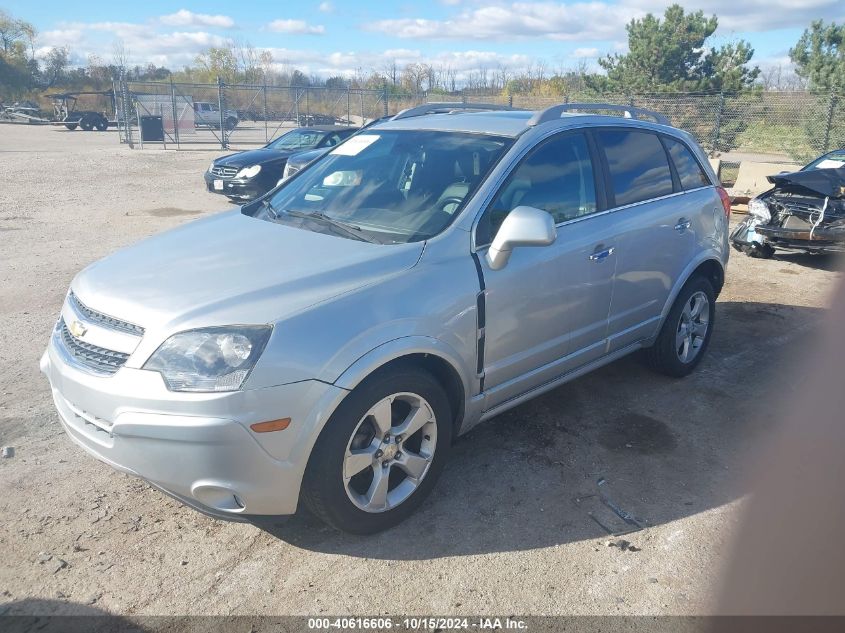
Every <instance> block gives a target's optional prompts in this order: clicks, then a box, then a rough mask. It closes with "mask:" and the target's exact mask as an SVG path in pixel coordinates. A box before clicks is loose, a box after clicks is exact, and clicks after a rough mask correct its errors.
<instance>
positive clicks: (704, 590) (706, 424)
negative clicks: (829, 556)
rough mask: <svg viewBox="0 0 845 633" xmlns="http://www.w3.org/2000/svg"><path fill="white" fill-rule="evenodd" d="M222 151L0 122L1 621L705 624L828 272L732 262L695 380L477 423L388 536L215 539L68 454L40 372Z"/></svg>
mask: <svg viewBox="0 0 845 633" xmlns="http://www.w3.org/2000/svg"><path fill="white" fill-rule="evenodd" d="M216 155H217V154H215V153H213V152H175V151H167V152H164V151H160V150H150V149H148V150H145V151H130V150H129V149H127V148H124V147H121V146H119V145H118V143H117V139H116V135H115V133H114V132H106V133H99V134H98V133H82V132H67V131H65V130H63V129H60V130H54V129H46V128H29V127H14V126H2V127H0V173H2V174H3V178H4V184H3V185H2V186H0V240H1V241H2V242H1V243H2V249H0V281H1V282H2V283H0V331H2V332H3V334H4V335H3V336H2V337H0V444H2V445H10V446H14V447H15V456H14V457H13V458H11V459H2V460H0V490H2V495H0V612H3V610H4V609H5V610H7V612H10V613H20V612H22V611H32V610H42V611H43V610H52V609H56V608H71V607H74V606H75V605H92V606H93V607H94V608H98V609H102V610H105V611H109V612H114V613H123V614H136V615H137V614H171V613H185V614H187V613H191V614H200V613H209V614H255V613H272V614H318V613H334V614H338V613H339V614H347V613H357V614H371V615H374V614H382V613H389V614H402V613H408V614H430V613H438V614H474V613H475V614H477V613H498V614H508V613H516V614H608V613H609V614H621V613H625V614H658V613H675V614H690V613H696V614H698V613H709V612H712V610H713V608H714V601H713V595H714V592H713V588H714V586H715V585H716V583H717V582H718V577H719V571H720V566H721V564H722V561H723V556H724V555H725V554H726V552H727V551H728V547H729V542H730V536H731V533H732V527H733V525H734V524H735V521H736V516H737V510H738V508H739V507H740V506H741V504H742V496H743V494H744V491H743V489H742V486H741V485H740V484H739V483H738V482H739V481H740V480H741V477H740V474H741V472H742V469H743V466H744V464H746V463H747V458H748V456H749V455H750V454H751V452H752V451H753V449H754V447H755V445H756V444H757V443H758V440H760V439H761V438H763V437H765V436H766V433H767V430H768V428H769V426H770V424H771V421H770V420H771V418H770V415H769V414H768V413H767V411H768V410H769V409H770V408H771V405H768V404H767V395H768V394H770V393H771V392H772V391H773V390H774V389H775V388H777V389H779V390H781V391H787V392H788V388H789V380H788V377H789V371H790V368H791V367H792V366H794V360H793V358H794V355H795V354H796V353H799V352H800V351H801V350H802V348H803V346H804V345H805V344H806V342H807V340H808V338H809V337H810V336H812V332H813V330H814V328H815V326H816V324H817V323H818V321H819V319H821V318H823V317H824V314H825V306H826V305H827V302H828V296H829V294H830V292H831V289H832V287H833V285H834V283H835V282H836V280H837V279H838V278H839V273H838V272H836V262H834V261H832V260H830V259H826V258H817V257H810V256H802V255H787V256H784V257H781V258H779V259H775V260H770V261H757V260H751V259H748V258H746V257H742V256H737V255H735V256H734V257H733V259H732V261H731V266H730V269H729V271H728V272H729V274H728V282H727V285H726V287H725V290H724V292H723V293H722V295H721V297H720V299H719V308H718V317H719V321H718V324H717V326H716V332H715V335H714V338H713V341H712V346H711V348H710V353H709V355H708V357H707V358H706V359H705V361H704V363H703V365H702V366H701V368H700V370H699V371H698V372H697V373H696V374H695V375H693V376H691V377H689V378H687V379H685V380H683V381H674V380H670V379H666V378H662V377H659V376H656V375H654V374H652V373H650V372H649V371H648V370H646V369H645V368H644V367H642V366H641V365H640V364H639V362H638V361H637V360H636V359H626V360H623V361H621V362H618V363H615V364H614V365H612V366H609V367H607V368H605V369H603V370H601V371H599V372H597V373H595V374H593V375H590V376H588V377H585V378H582V379H580V380H577V381H575V382H573V383H571V384H569V385H566V386H563V387H561V388H559V389H557V390H555V391H553V392H551V393H549V394H547V395H545V396H543V397H541V398H539V399H537V400H535V401H533V402H530V403H528V404H525V405H523V406H521V407H519V408H517V409H514V410H512V411H511V412H509V413H507V414H505V415H502V416H500V417H498V418H496V419H494V420H492V421H490V422H489V423H486V424H484V425H482V426H480V427H478V428H477V429H475V430H473V431H472V432H471V433H469V434H468V435H467V436H464V437H463V438H461V439H460V440H459V441H458V443H457V445H456V447H455V450H454V454H453V456H452V459H451V462H450V464H449V465H448V466H447V468H446V471H445V473H444V476H443V478H442V480H441V482H440V483H439V485H438V487H437V488H436V490H435V492H434V494H433V495H432V497H431V498H430V500H429V501H428V502H427V503H426V504H425V505H424V506H423V508H422V509H421V511H420V512H418V513H417V514H416V515H415V516H414V517H413V518H412V519H410V520H409V521H408V522H406V523H405V524H403V525H402V526H400V527H398V528H396V529H393V530H391V531H389V532H387V533H384V534H381V535H378V536H375V537H370V538H353V537H349V536H344V535H340V534H337V533H335V532H332V531H330V530H328V529H326V528H323V527H321V526H320V525H319V524H318V523H316V522H315V521H314V520H313V519H311V518H309V517H308V516H297V517H294V518H293V519H291V520H290V521H287V522H285V523H282V524H280V525H275V526H263V527H258V526H254V525H251V524H236V523H225V522H221V521H216V520H213V519H210V518H207V517H205V516H203V515H201V514H198V513H196V512H194V511H192V510H189V509H186V508H184V507H182V506H180V505H179V504H178V503H176V502H175V501H173V500H171V499H170V498H168V497H166V496H164V495H162V494H161V493H159V492H157V491H155V490H152V489H151V488H149V487H148V486H147V485H145V484H144V483H143V482H141V481H138V480H136V479H133V478H130V477H128V476H125V475H122V474H119V473H117V472H115V471H113V470H111V469H110V468H109V467H107V466H105V465H104V464H101V463H99V462H97V461H96V460H94V459H92V458H91V457H89V456H88V455H86V454H85V453H84V452H83V451H82V450H80V449H78V448H77V447H76V446H74V445H73V444H72V443H71V442H70V440H69V439H68V438H66V437H65V435H64V433H63V432H62V431H61V427H60V426H59V424H58V421H57V417H56V414H55V412H54V410H53V406H52V402H51V400H50V396H49V392H48V386H47V382H46V380H45V379H44V377H43V376H41V375H40V373H39V371H38V359H39V357H40V355H41V353H42V351H43V349H44V347H45V345H46V343H47V340H48V337H49V333H50V330H51V328H52V326H53V324H54V322H55V319H56V316H57V314H58V311H59V308H60V306H61V303H62V300H63V297H64V293H65V291H66V288H67V287H68V284H69V282H70V280H71V278H72V277H73V275H74V274H75V273H76V272H77V271H78V270H80V269H81V268H82V267H83V266H85V265H86V264H88V263H89V262H91V261H93V260H95V259H98V258H100V257H101V256H103V255H106V254H108V253H110V252H112V251H114V250H115V249H117V248H119V247H121V246H123V245H126V244H130V243H132V242H134V241H136V240H138V239H139V238H141V237H143V236H146V235H149V234H151V233H156V232H158V231H162V230H165V229H167V228H169V227H172V226H175V225H177V224H180V223H182V222H187V221H190V220H191V219H194V218H197V217H199V216H201V215H203V214H206V213H213V212H215V211H217V210H221V209H223V208H225V207H226V205H225V203H224V202H223V201H221V200H219V199H218V198H216V197H214V196H212V195H210V194H208V193H206V192H205V191H204V189H203V182H202V178H201V174H202V171H203V170H204V169H205V168H206V166H207V164H208V162H209V161H210V160H211V158H212V157H213V156H216ZM772 343H774V344H772ZM602 478H603V479H604V480H605V481H606V482H607V484H606V485H604V486H602V487H601V490H606V493H607V494H608V495H609V497H610V498H611V499H612V500H613V501H614V502H616V503H617V504H618V505H619V506H621V507H622V508H624V509H625V510H627V511H629V512H631V513H633V514H635V515H637V516H639V517H641V518H642V519H644V520H645V521H646V522H647V524H648V527H647V528H646V529H643V530H641V531H638V532H636V533H633V534H630V535H628V536H626V537H625V539H627V540H628V541H630V542H631V543H632V544H633V545H634V547H635V550H636V551H631V550H628V551H623V550H622V549H620V548H619V547H614V546H607V545H606V542H608V540H609V537H608V535H607V533H606V532H605V531H604V530H603V529H602V528H601V527H600V526H599V525H598V524H597V523H596V522H595V521H594V520H593V519H592V518H591V517H590V515H589V514H588V513H589V512H590V511H601V510H602V507H603V506H602V504H600V503H599V501H598V497H597V496H596V495H597V494H598V493H599V491H600V488H599V487H598V486H597V481H598V480H599V479H602ZM38 600H41V601H49V602H35V601H38Z"/></svg>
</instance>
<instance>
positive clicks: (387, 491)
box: [343, 393, 437, 512]
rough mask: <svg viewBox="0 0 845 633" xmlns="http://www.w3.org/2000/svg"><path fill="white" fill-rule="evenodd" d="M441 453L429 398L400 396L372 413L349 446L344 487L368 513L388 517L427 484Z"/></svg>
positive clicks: (363, 421) (379, 406) (368, 413)
mask: <svg viewBox="0 0 845 633" xmlns="http://www.w3.org/2000/svg"><path fill="white" fill-rule="evenodd" d="M436 448H437V420H436V418H435V416H434V412H433V411H432V409H431V405H429V404H428V402H426V401H425V398H422V397H421V396H418V395H416V394H412V393H396V394H393V395H390V396H388V397H387V398H384V399H383V400H380V401H379V402H377V403H376V404H374V405H373V406H372V408H371V409H370V410H369V411H367V413H366V415H365V416H364V417H363V419H362V420H361V422H360V423H359V425H358V427H357V428H356V429H355V432H354V433H353V434H352V437H351V438H350V439H349V445H348V446H347V447H346V457H345V458H344V462H343V482H344V486H345V487H346V494H347V495H349V500H350V501H352V503H354V504H355V505H356V506H357V507H359V508H360V509H361V510H363V511H364V512H385V511H387V510H390V509H391V508H395V507H396V506H398V505H399V504H400V503H402V502H403V501H405V500H406V499H407V498H408V497H410V496H411V495H412V494H413V493H414V491H415V490H416V489H417V487H418V486H419V485H420V484H421V483H422V481H423V479H424V478H425V476H426V474H428V470H429V468H430V467H431V461H432V459H433V458H434V451H435V450H436Z"/></svg>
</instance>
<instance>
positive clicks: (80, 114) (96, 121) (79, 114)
mask: <svg viewBox="0 0 845 633" xmlns="http://www.w3.org/2000/svg"><path fill="white" fill-rule="evenodd" d="M83 95H99V96H105V97H109V99H110V101H111V111H112V112H116V108H115V101H114V90H91V91H82V92H60V93H54V94H48V95H46V96H47V97H50V98H51V99H52V100H53V111H54V112H55V115H56V119H58V120H59V121H60V122H61V123H62V124H63V125H64V126H65V127H66V128H67V129H69V130H75V129H76V128H77V127H80V128H82V129H83V130H85V131H86V132H90V131H91V130H99V131H100V132H104V131H105V130H107V129H108V128H109V126H112V127H116V126H117V121H116V120H115V119H110V118H109V117H108V116H107V115H106V113H105V112H98V111H96V110H80V109H77V105H76V104H77V101H78V100H79V97H81V96H83Z"/></svg>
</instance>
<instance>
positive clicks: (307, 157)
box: [288, 147, 332, 165]
mask: <svg viewBox="0 0 845 633" xmlns="http://www.w3.org/2000/svg"><path fill="white" fill-rule="evenodd" d="M331 149H332V148H331V147H319V148H317V149H309V150H308V151H306V152H298V153H296V154H294V155H293V156H291V157H290V159H289V160H288V162H289V163H291V164H292V165H307V164H308V163H310V162H312V161H315V160H317V159H318V158H320V156H323V155H325V154H328V153H329V151H330V150H331Z"/></svg>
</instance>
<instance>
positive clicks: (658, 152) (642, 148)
mask: <svg viewBox="0 0 845 633" xmlns="http://www.w3.org/2000/svg"><path fill="white" fill-rule="evenodd" d="M596 137H597V138H598V139H599V143H600V144H601V146H602V148H603V150H604V153H605V156H606V157H607V165H608V169H609V171H610V183H611V186H612V188H613V193H614V196H615V199H616V206H620V207H621V206H624V205H626V204H633V203H635V202H642V201H643V200H649V199H651V198H658V197H660V196H665V195H668V194H670V193H672V192H673V190H674V187H673V185H672V171H671V170H670V169H669V160H668V159H667V157H666V151H665V150H664V149H663V144H662V143H661V142H660V139H659V138H657V135H656V134H652V133H651V132H643V131H640V130H603V131H598V132H597V133H596Z"/></svg>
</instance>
